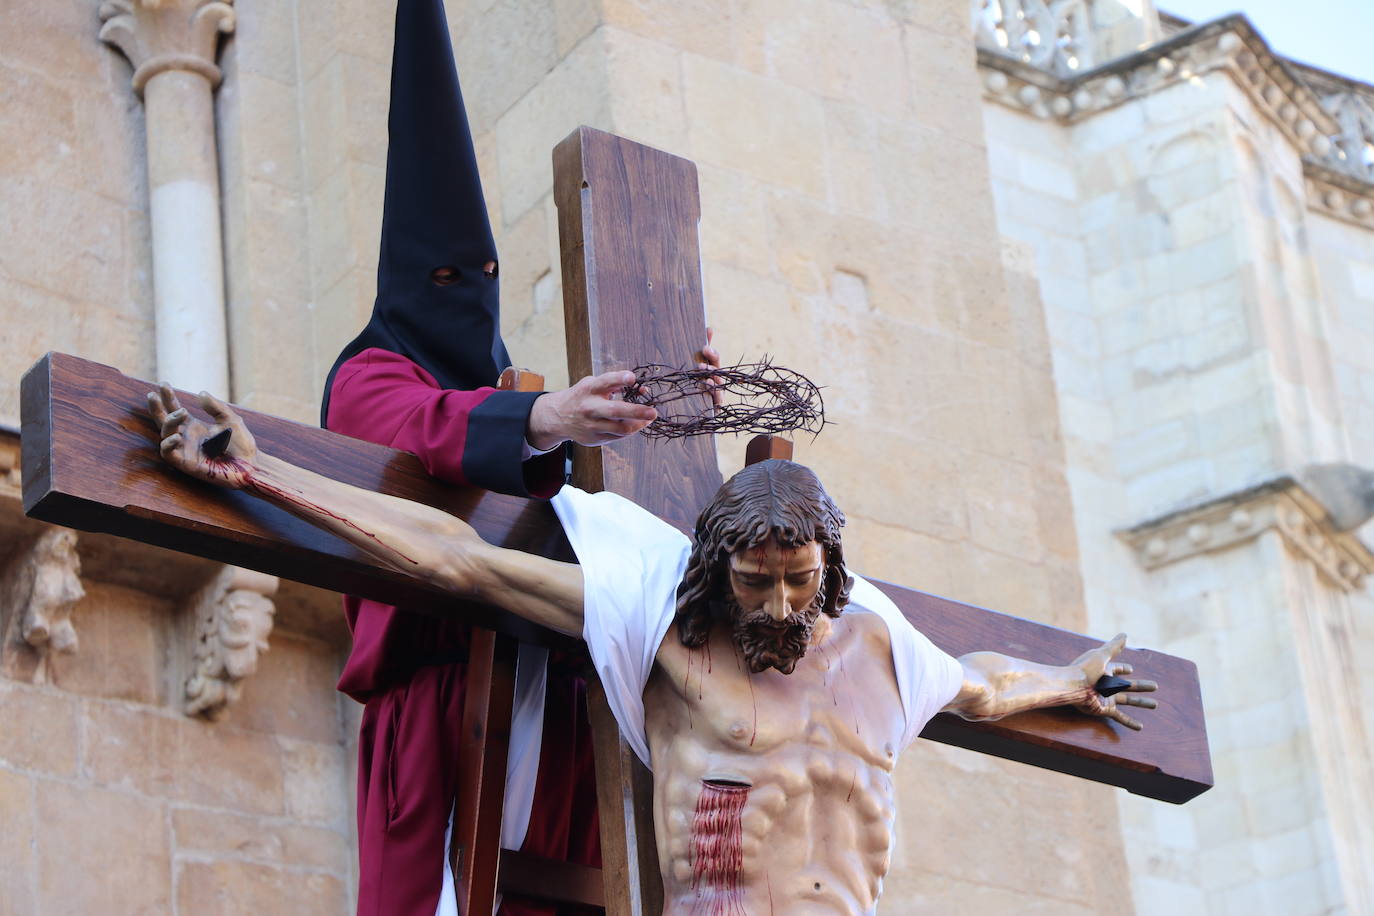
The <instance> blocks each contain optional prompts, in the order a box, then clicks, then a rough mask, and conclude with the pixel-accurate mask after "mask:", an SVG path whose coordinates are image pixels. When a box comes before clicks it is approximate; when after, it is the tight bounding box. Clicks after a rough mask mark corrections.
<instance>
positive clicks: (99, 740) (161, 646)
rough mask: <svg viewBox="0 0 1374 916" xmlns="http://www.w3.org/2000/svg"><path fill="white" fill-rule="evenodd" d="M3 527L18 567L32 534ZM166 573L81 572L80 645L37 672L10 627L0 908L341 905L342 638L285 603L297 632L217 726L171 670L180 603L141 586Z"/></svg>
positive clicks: (348, 867)
mask: <svg viewBox="0 0 1374 916" xmlns="http://www.w3.org/2000/svg"><path fill="white" fill-rule="evenodd" d="M4 509H5V511H6V512H7V513H8V512H12V511H13V509H14V507H13V505H12V503H10V501H9V500H6V501H5V506H4ZM35 527H36V526H35ZM5 528H6V531H5V534H6V538H5V539H4V541H3V543H4V546H5V548H6V550H5V552H4V553H5V559H4V562H3V564H2V565H3V568H4V570H5V573H6V575H9V574H10V573H12V565H13V558H14V553H13V551H12V550H10V548H12V547H15V546H16V545H20V546H21V547H22V544H23V543H24V538H23V537H11V535H12V534H13V532H11V531H10V530H9V528H10V525H9V524H8V523H7V524H6V525H5ZM84 537H85V540H86V543H84V544H83V554H85V555H86V557H87V558H88V564H89V565H94V566H97V567H100V566H103V565H104V563H105V562H106V561H108V560H109V558H110V557H111V556H112V555H115V559H116V561H117V562H119V563H121V564H122V563H125V562H128V561H130V560H132V561H134V562H137V563H138V565H139V566H141V567H142V568H144V569H150V570H151V569H157V568H158V566H159V556H158V552H155V551H152V550H142V551H138V552H137V554H136V555H132V556H131V555H129V554H128V553H127V549H126V548H125V547H124V546H123V545H122V544H119V543H116V542H113V541H112V540H110V539H101V538H98V537H96V536H84ZM166 572H167V570H166V566H165V564H162V569H161V571H160V573H154V572H149V573H136V574H134V575H133V576H132V580H131V581H130V584H116V583H114V582H111V581H109V580H110V579H115V578H121V577H119V576H114V575H110V574H107V573H104V572H99V571H97V572H96V573H95V575H92V576H87V577H86V578H85V579H84V591H85V596H84V598H82V599H81V600H80V601H79V602H78V603H77V604H76V606H75V607H74V609H73V612H72V617H71V620H72V624H73V625H74V627H75V629H76V632H77V634H78V636H79V638H80V644H79V647H78V648H77V650H76V652H75V653H74V654H70V655H66V654H53V655H51V656H49V657H48V658H47V659H46V662H45V664H43V666H42V667H41V669H39V670H40V671H41V674H38V675H37V676H35V673H34V672H35V667H34V664H33V656H34V655H35V652H34V650H33V649H31V648H30V647H29V646H28V645H26V644H24V643H23V642H21V641H19V640H17V639H15V638H14V634H13V633H12V632H6V634H5V635H6V639H5V643H4V645H3V647H0V723H3V725H0V823H3V824H4V830H3V831H0V853H2V854H3V856H2V858H0V861H3V865H0V885H3V887H4V893H3V894H0V913H4V914H7V916H8V914H14V916H30V914H43V913H94V912H106V913H180V914H192V913H225V912H258V913H304V912H312V913H342V912H345V911H348V910H349V909H350V908H351V903H350V901H351V899H352V896H353V886H354V878H353V870H354V866H353V863H354V852H353V849H354V842H353V821H352V808H351V800H350V796H351V789H352V768H353V758H354V754H355V751H354V748H353V737H352V736H353V735H354V734H355V733H356V729H357V724H356V720H357V715H356V712H355V707H354V704H352V703H351V702H350V701H347V700H345V699H343V698H342V697H341V696H340V695H338V694H337V693H336V692H335V691H334V689H333V683H334V679H335V678H336V677H337V675H338V668H339V663H340V660H341V656H340V653H339V648H340V647H339V645H338V642H337V639H331V638H328V637H327V635H326V634H321V633H318V632H299V631H296V632H293V631H292V630H291V629H290V627H291V621H292V620H293V619H299V618H300V617H301V613H300V609H299V608H298V607H296V606H295V604H296V602H297V601H298V600H300V599H298V598H294V597H290V596H287V597H286V598H284V599H279V602H278V604H279V606H278V614H279V615H280V616H281V617H282V618H283V620H284V621H286V626H285V627H279V628H278V629H277V632H275V633H274V634H273V636H272V641H271V648H270V650H269V651H267V652H266V653H265V654H264V655H263V656H262V657H261V658H260V659H259V662H258V666H257V672H256V674H255V675H254V676H253V677H251V678H250V679H248V680H247V681H245V684H244V688H243V695H242V697H241V698H240V700H239V701H238V702H237V703H235V704H233V705H231V706H230V707H229V709H228V711H227V712H226V713H225V714H224V715H223V716H222V717H221V718H220V719H219V720H218V721H215V722H210V721H207V720H205V719H202V718H199V717H190V716H187V715H185V714H184V713H183V711H182V709H183V703H184V694H183V689H184V688H183V683H184V682H183V681H182V680H181V679H180V678H177V677H175V676H173V675H172V674H171V672H174V671H179V670H184V668H185V665H186V658H187V657H188V656H189V655H190V653H191V652H192V650H193V645H192V644H191V642H190V641H189V640H185V639H179V638H178V636H179V635H182V634H183V633H184V630H183V628H182V627H181V626H179V625H178V624H179V623H181V621H179V617H180V615H181V614H182V613H184V610H183V609H182V608H181V607H180V606H179V604H178V600H177V598H176V597H175V596H173V595H170V594H167V591H168V590H167V589H166V588H165V587H163V586H161V585H158V584H155V583H153V582H150V581H148V579H149V578H150V577H151V576H154V575H159V574H166ZM123 578H125V579H126V580H127V579H130V577H129V576H124V577H123ZM172 578H173V579H174V580H176V579H179V577H178V576H175V575H174V576H173V577H172ZM5 584H8V582H6V583H5ZM306 600H307V601H308V600H311V599H306ZM331 604H332V602H331ZM15 610H16V609H15V608H13V607H7V608H5V609H4V613H0V620H5V621H8V620H9V619H11V614H12V613H13V612H14V611H15ZM322 637H324V638H322Z"/></svg>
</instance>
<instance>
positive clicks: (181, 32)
mask: <svg viewBox="0 0 1374 916" xmlns="http://www.w3.org/2000/svg"><path fill="white" fill-rule="evenodd" d="M232 3H233V0H106V2H104V3H102V4H100V19H101V21H102V22H103V23H104V25H102V26H101V27H100V40H101V41H104V42H106V43H108V44H112V45H114V46H115V47H116V48H118V49H119V50H120V51H122V52H124V56H125V57H127V58H129V62H130V63H132V64H133V65H134V80H133V82H134V91H135V92H142V91H143V87H144V86H146V85H147V84H148V80H150V79H152V78H153V77H154V76H156V75H157V74H159V73H161V72H163V71H164V70H189V71H190V72H192V73H199V74H200V75H202V76H204V77H205V78H206V79H207V80H209V81H210V85H211V86H218V85H219V81H220V70H219V67H218V66H216V64H215V58H216V57H217V56H218V53H219V36H220V35H221V34H225V35H227V34H228V33H230V32H232V31H234V9H233V6H232V5H231V4H232Z"/></svg>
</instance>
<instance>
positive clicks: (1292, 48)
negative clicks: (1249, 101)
mask: <svg viewBox="0 0 1374 916" xmlns="http://www.w3.org/2000/svg"><path fill="white" fill-rule="evenodd" d="M1155 6H1156V7H1158V8H1159V9H1161V10H1163V11H1165V12H1168V13H1173V14H1174V15H1176V16H1182V17H1183V18H1184V19H1191V20H1192V21H1193V22H1204V21H1206V20H1209V19H1216V18H1217V17H1219V16H1224V15H1226V14H1227V13H1235V12H1241V13H1244V14H1245V15H1246V17H1247V18H1248V19H1249V20H1250V23H1251V24H1252V25H1253V26H1254V27H1255V28H1256V29H1258V30H1259V33H1260V34H1261V35H1263V36H1264V40H1265V41H1267V42H1269V47H1271V48H1273V49H1274V50H1275V51H1277V52H1278V53H1280V54H1282V55H1283V56H1284V57H1291V58H1293V59H1295V60H1298V61H1301V62H1302V63H1305V64H1312V65H1313V66H1315V67H1321V68H1322V69H1323V70H1330V71H1332V72H1334V73H1339V74H1341V75H1342V76H1349V77H1353V78H1355V79H1357V80H1361V81H1363V82H1366V83H1374V0H1155Z"/></svg>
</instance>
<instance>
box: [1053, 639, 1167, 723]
mask: <svg viewBox="0 0 1374 916" xmlns="http://www.w3.org/2000/svg"><path fill="white" fill-rule="evenodd" d="M1125 647H1126V634H1125V633H1118V634H1117V636H1116V638H1115V639H1112V640H1109V641H1108V642H1105V643H1103V644H1102V645H1100V646H1098V647H1097V648H1096V649H1092V650H1090V651H1088V652H1084V653H1083V654H1082V655H1080V656H1078V658H1076V659H1074V660H1073V662H1072V663H1070V665H1069V667H1071V668H1074V667H1076V668H1081V669H1082V670H1083V676H1084V679H1085V683H1086V684H1087V685H1088V687H1087V697H1086V698H1085V699H1084V700H1083V701H1082V702H1079V703H1075V704H1074V706H1075V707H1076V708H1077V709H1078V710H1079V711H1081V712H1084V713H1087V714H1088V715H1090V716H1102V717H1105V718H1108V719H1115V720H1116V721H1118V722H1120V723H1121V724H1122V725H1124V726H1126V727H1127V728H1132V729H1135V730H1136V731H1140V723H1139V722H1138V721H1136V720H1135V719H1133V718H1131V717H1130V716H1128V715H1126V712H1125V710H1123V709H1122V708H1121V707H1123V706H1138V707H1140V708H1141V709H1154V708H1155V707H1156V706H1158V705H1159V704H1158V703H1156V702H1155V701H1154V700H1153V699H1151V698H1150V697H1137V696H1132V695H1131V694H1133V693H1148V692H1150V691H1153V690H1158V689H1159V685H1158V684H1156V683H1155V682H1154V681H1132V680H1128V681H1127V682H1126V683H1127V686H1126V687H1125V688H1124V692H1123V693H1121V694H1118V695H1115V696H1103V695H1102V694H1100V693H1098V692H1097V690H1096V689H1094V685H1095V684H1096V683H1097V682H1098V680H1099V679H1100V678H1101V677H1102V676H1103V675H1109V676H1112V677H1120V676H1121V675H1125V674H1130V673H1131V670H1132V669H1131V666H1130V665H1127V664H1125V663H1123V662H1114V661H1112V659H1114V658H1116V656H1117V655H1118V654H1120V652H1121V650H1122V649H1124V648H1125Z"/></svg>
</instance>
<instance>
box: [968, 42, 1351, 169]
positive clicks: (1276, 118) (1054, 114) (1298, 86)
mask: <svg viewBox="0 0 1374 916" xmlns="http://www.w3.org/2000/svg"><path fill="white" fill-rule="evenodd" d="M978 63H979V65H980V66H981V67H982V68H983V69H984V71H985V72H984V74H983V89H984V96H985V97H986V98H988V99H989V100H990V101H994V102H998V103H999V104H1002V105H1006V106H1008V107H1011V108H1019V109H1024V110H1027V111H1029V112H1030V113H1031V114H1033V115H1035V116H1037V117H1041V118H1053V119H1055V120H1058V121H1062V122H1064V123H1072V122H1074V121H1077V120H1081V119H1082V118H1084V117H1088V116H1090V115H1093V114H1096V113H1097V112H1099V111H1105V110H1107V109H1109V108H1114V107H1116V106H1118V105H1122V104H1124V103H1126V102H1129V101H1131V100H1132V99H1136V98H1139V97H1141V96H1144V95H1148V94H1150V93H1152V92H1156V91H1158V90H1160V89H1163V88H1165V87H1166V86H1170V85H1173V84H1174V83H1178V82H1182V81H1184V80H1189V79H1193V78H1194V77H1198V76H1201V75H1203V74H1206V73H1211V72H1214V71H1227V72H1229V73H1230V74H1231V76H1232V78H1233V79H1234V80H1235V82H1236V84H1237V85H1238V86H1240V87H1241V88H1242V89H1243V90H1244V91H1245V92H1246V94H1248V95H1249V96H1250V97H1251V100H1252V101H1253V102H1254V103H1255V105H1256V107H1257V108H1258V109H1259V110H1260V111H1261V112H1262V113H1264V114H1265V115H1266V116H1268V117H1269V118H1270V120H1272V121H1273V122H1274V124H1275V125H1277V126H1278V128H1279V129H1280V130H1282V131H1283V133H1284V134H1285V135H1286V136H1287V137H1288V138H1289V140H1290V141H1292V142H1293V144H1294V145H1295V146H1296V147H1297V148H1298V149H1300V150H1304V151H1308V152H1311V153H1315V154H1316V155H1318V156H1325V155H1327V154H1328V153H1330V152H1331V150H1332V149H1333V145H1332V142H1331V138H1332V137H1333V136H1335V135H1336V134H1338V133H1339V132H1340V130H1341V126H1340V123H1339V122H1338V121H1337V120H1336V118H1335V116H1334V115H1333V114H1332V113H1331V112H1329V111H1327V110H1326V108H1324V107H1323V106H1322V103H1321V100H1320V99H1319V98H1318V96H1317V94H1316V93H1315V92H1314V91H1313V90H1312V89H1311V88H1309V87H1308V86H1307V84H1306V83H1304V82H1303V81H1301V80H1299V79H1296V78H1295V77H1294V76H1293V75H1292V71H1291V70H1290V69H1289V68H1288V66H1287V65H1286V62H1285V61H1284V60H1283V59H1282V58H1281V57H1279V56H1278V55H1276V54H1274V53H1273V52H1272V51H1271V50H1269V46H1268V45H1267V44H1266V43H1265V41H1264V39H1263V38H1262V37H1261V36H1260V35H1259V33H1258V32H1256V31H1255V30H1254V28H1253V27H1251V25H1250V23H1249V22H1248V21H1247V20H1246V19H1245V17H1244V16H1240V15H1233V16H1227V17H1224V18H1222V19H1218V20H1215V21H1213V22H1208V23H1204V24H1202V25H1198V26H1193V27H1191V28H1187V29H1184V30H1183V31H1181V32H1177V33H1175V34H1173V35H1170V36H1169V37H1167V38H1165V39H1164V40H1162V41H1159V42H1157V43H1155V44H1152V45H1150V46H1149V47H1146V48H1143V49H1141V50H1139V51H1136V52H1135V53H1133V54H1127V55H1125V56H1123V57H1118V58H1116V59H1115V60H1110V61H1104V62H1101V63H1100V64H1099V65H1098V66H1096V67H1092V68H1085V69H1082V70H1078V71H1076V72H1074V73H1073V75H1071V76H1060V75H1058V74H1057V73H1055V72H1051V71H1047V70H1042V69H1040V68H1038V67H1036V66H1035V65H1034V64H1033V63H1029V62H1027V61H1025V60H1022V59H1020V58H1019V57H1017V56H1014V55H1009V54H1008V53H1007V52H1006V51H1005V50H1004V49H1003V48H1001V47H999V46H996V45H994V46H989V45H988V44H987V42H986V41H982V42H980V43H979V45H978Z"/></svg>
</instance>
